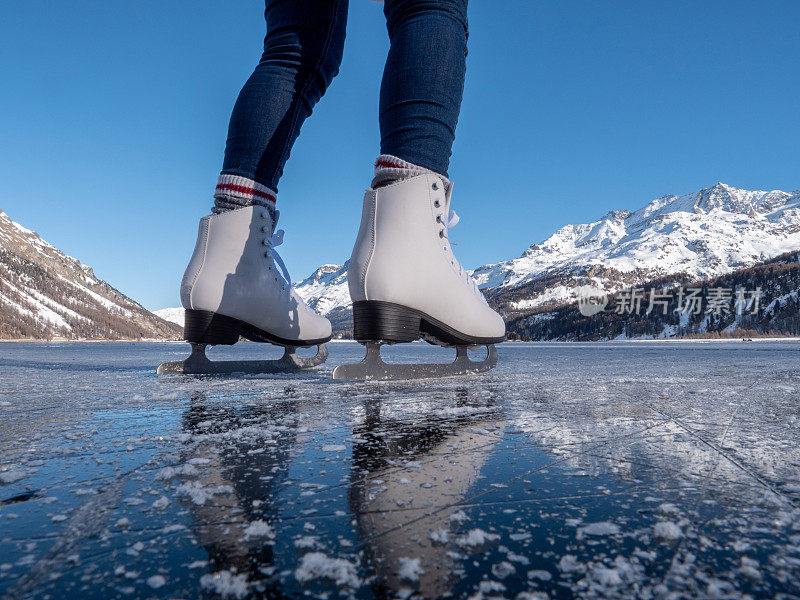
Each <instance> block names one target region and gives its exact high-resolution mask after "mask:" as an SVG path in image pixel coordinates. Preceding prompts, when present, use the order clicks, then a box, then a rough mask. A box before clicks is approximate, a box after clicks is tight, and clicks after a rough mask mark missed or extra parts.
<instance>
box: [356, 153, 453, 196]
mask: <svg viewBox="0 0 800 600" xmlns="http://www.w3.org/2000/svg"><path fill="white" fill-rule="evenodd" d="M425 173H434V172H433V171H431V170H430V169H426V168H425V167H418V166H417V165H415V164H414V163H410V162H408V161H405V160H403V159H402V158H397V157H396V156H392V155H391V154H381V155H380V156H379V157H378V158H376V159H375V177H374V178H373V179H372V185H371V186H370V187H372V189H377V188H379V187H383V186H385V185H389V184H390V183H394V182H395V181H399V180H400V179H408V178H409V177H416V176H417V175H423V174H425ZM434 174H435V175H439V174H438V173H434ZM439 177H441V178H442V179H444V185H445V187H446V186H448V185H450V181H449V180H448V179H447V178H446V177H444V176H442V175H439Z"/></svg>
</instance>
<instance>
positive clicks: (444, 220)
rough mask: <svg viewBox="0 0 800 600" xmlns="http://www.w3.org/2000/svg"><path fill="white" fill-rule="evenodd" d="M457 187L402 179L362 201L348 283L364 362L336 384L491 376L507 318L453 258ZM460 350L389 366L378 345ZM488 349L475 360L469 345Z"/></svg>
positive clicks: (338, 372) (423, 178)
mask: <svg viewBox="0 0 800 600" xmlns="http://www.w3.org/2000/svg"><path fill="white" fill-rule="evenodd" d="M451 193H452V184H449V185H447V186H445V181H444V180H443V179H442V178H441V177H439V176H437V175H435V174H424V175H418V176H416V177H412V178H409V179H404V180H401V181H399V182H396V183H394V184H391V185H388V186H386V187H382V188H379V189H377V190H373V189H369V190H367V192H366V195H365V196H364V208H363V212H362V215H361V226H360V228H359V231H358V238H357V239H356V244H355V248H354V249H353V254H352V256H351V258H350V266H349V269H348V271H347V278H348V282H349V287H350V297H351V298H352V300H353V325H354V328H353V330H354V331H353V333H354V337H355V339H356V340H357V341H359V342H361V343H362V344H365V345H366V346H367V355H366V358H365V359H364V360H363V361H362V362H360V363H358V364H353V365H341V366H338V367H336V369H334V371H333V378H334V379H354V380H365V379H418V378H425V377H443V376H448V375H460V374H463V373H474V372H480V371H487V370H489V369H491V368H493V367H494V366H495V365H496V364H497V352H496V351H495V348H494V345H493V344H496V343H499V342H502V341H503V340H504V339H505V324H504V322H503V319H502V317H500V315H498V314H497V313H496V312H495V311H494V310H492V309H491V308H490V307H489V305H488V304H487V303H486V300H485V299H484V297H483V294H481V292H480V290H479V289H478V287H477V285H476V284H475V282H474V281H473V280H472V278H471V277H470V276H469V274H468V273H466V272H465V271H464V269H463V268H462V267H461V265H460V264H459V263H458V261H457V260H456V259H455V256H453V251H452V249H451V247H450V242H449V240H448V229H449V228H451V227H453V226H454V225H455V224H456V222H457V221H458V217H457V216H456V215H455V213H454V212H452V211H451V210H450V196H451ZM419 338H422V339H425V340H427V341H428V342H431V343H434V344H438V345H441V346H450V347H452V346H455V347H456V348H457V356H456V360H455V362H453V363H451V364H430V365H424V364H418V365H408V364H387V363H385V362H383V360H381V357H380V345H381V344H394V343H398V342H411V341H414V340H416V339H419ZM479 345H485V346H487V350H488V354H487V357H486V359H485V360H483V361H471V360H470V359H469V357H468V356H467V347H469V346H479Z"/></svg>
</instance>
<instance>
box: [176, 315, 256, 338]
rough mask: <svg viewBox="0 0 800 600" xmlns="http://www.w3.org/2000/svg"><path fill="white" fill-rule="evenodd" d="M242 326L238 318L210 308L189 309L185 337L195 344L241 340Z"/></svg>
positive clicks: (186, 317) (185, 323)
mask: <svg viewBox="0 0 800 600" xmlns="http://www.w3.org/2000/svg"><path fill="white" fill-rule="evenodd" d="M241 329H242V326H241V324H240V323H239V321H238V320H236V319H232V318H231V317H226V316H225V315H220V314H218V313H214V312H211V311H208V310H187V311H186V316H185V321H184V326H183V339H185V340H186V341H187V342H190V343H193V344H209V345H217V344H224V345H227V346H230V345H232V344H235V343H236V342H238V341H239V335H240V333H241Z"/></svg>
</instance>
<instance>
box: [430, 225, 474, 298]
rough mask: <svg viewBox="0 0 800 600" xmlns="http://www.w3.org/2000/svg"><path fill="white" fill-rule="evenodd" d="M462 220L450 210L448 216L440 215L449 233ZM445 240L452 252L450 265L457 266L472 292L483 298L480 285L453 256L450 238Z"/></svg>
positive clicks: (447, 237)
mask: <svg viewBox="0 0 800 600" xmlns="http://www.w3.org/2000/svg"><path fill="white" fill-rule="evenodd" d="M460 220H461V218H460V217H459V216H458V215H457V214H456V211H454V210H450V211H449V212H448V213H447V214H446V215H445V214H444V213H442V214H441V215H439V222H440V223H441V224H442V225H444V226H445V228H446V229H447V231H450V230H451V229H452V228H453V227H455V226H456V225H458V222H459V221H460ZM445 239H446V240H447V250H448V251H449V252H450V257H451V258H450V264H452V265H453V266H457V267H458V272H459V274H460V275H463V276H464V277H465V278H466V280H467V282H468V283H469V284H470V285H471V286H472V291H473V292H475V293H476V294H480V296H481V297H483V294H481V292H480V290H479V289H478V284H476V283H475V280H474V279H472V277H470V276H469V273H467V272H466V271H465V270H464V267H462V266H461V263H459V262H458V261H457V260H456V257H455V255H454V254H453V249H452V248H451V247H450V239H449V236H446V237H445Z"/></svg>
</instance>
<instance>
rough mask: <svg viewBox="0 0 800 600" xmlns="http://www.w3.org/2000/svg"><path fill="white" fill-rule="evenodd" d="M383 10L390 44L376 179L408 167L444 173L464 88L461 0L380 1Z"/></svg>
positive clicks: (464, 21)
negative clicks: (382, 2) (383, 2)
mask: <svg viewBox="0 0 800 600" xmlns="http://www.w3.org/2000/svg"><path fill="white" fill-rule="evenodd" d="M384 13H385V15H386V25H387V28H388V30H389V39H390V42H391V47H390V49H389V55H388V57H387V59H386V67H385V69H384V72H383V82H382V84H381V95H380V128H381V156H380V157H379V158H378V161H376V172H377V173H378V175H379V176H380V175H383V178H382V180H381V178H380V177H379V181H377V182H376V183H378V184H381V183H383V182H385V181H387V180H391V179H396V178H399V177H400V176H402V174H404V173H407V172H408V171H409V170H412V168H413V167H417V170H418V169H420V168H421V169H423V170H430V171H433V172H434V173H438V174H439V175H443V176H445V177H447V168H448V165H449V162H450V154H451V149H452V146H453V139H454V138H455V129H456V123H457V121H458V114H459V110H460V108H461V98H462V95H463V92H464V75H465V71H466V60H465V59H466V54H467V0H386V3H385V6H384ZM396 159H400V160H399V161H398V160H396Z"/></svg>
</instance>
